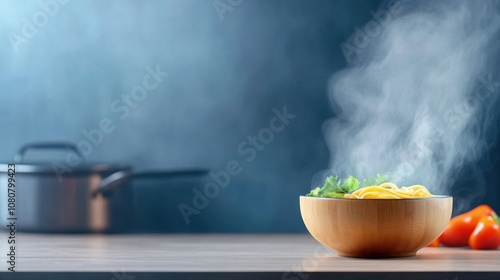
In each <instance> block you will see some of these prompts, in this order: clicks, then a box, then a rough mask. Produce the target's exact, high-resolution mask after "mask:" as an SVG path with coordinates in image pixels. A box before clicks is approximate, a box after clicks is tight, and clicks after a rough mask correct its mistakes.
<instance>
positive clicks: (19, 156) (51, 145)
mask: <svg viewBox="0 0 500 280" xmlns="http://www.w3.org/2000/svg"><path fill="white" fill-rule="evenodd" d="M32 149H61V150H62V149H70V150H71V151H73V152H74V153H75V154H76V155H78V156H79V157H80V158H83V156H82V154H81V153H80V151H78V148H77V147H76V145H75V144H73V143H70V142H36V143H28V144H25V145H23V146H21V148H20V149H19V150H18V151H17V153H16V155H15V156H14V161H15V162H17V163H21V162H22V161H23V158H24V154H25V153H26V151H27V150H32Z"/></svg>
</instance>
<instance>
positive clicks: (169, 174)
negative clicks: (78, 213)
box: [91, 169, 209, 197]
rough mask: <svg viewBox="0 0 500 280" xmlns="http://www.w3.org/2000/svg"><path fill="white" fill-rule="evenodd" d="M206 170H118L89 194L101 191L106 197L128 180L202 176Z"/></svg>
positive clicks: (93, 195)
mask: <svg viewBox="0 0 500 280" xmlns="http://www.w3.org/2000/svg"><path fill="white" fill-rule="evenodd" d="M208 172H209V170H207V169H185V170H148V171H140V172H131V171H118V172H115V173H113V174H111V175H109V176H108V177H106V178H104V179H103V180H102V181H101V184H100V185H99V188H97V189H96V190H95V191H93V192H92V194H91V195H92V197H96V196H97V195H98V194H99V193H101V194H102V195H103V196H105V197H107V196H109V195H111V194H112V193H113V192H114V191H115V190H117V189H118V188H120V186H121V185H123V184H124V183H125V182H127V181H129V180H136V179H147V178H176V177H190V176H202V175H206V174H208Z"/></svg>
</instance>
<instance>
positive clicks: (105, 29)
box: [0, 0, 378, 232]
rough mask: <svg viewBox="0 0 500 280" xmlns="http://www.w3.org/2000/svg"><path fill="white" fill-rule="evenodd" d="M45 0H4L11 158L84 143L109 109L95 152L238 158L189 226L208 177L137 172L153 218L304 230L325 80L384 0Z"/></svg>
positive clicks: (143, 157) (94, 156) (152, 164)
mask: <svg viewBox="0 0 500 280" xmlns="http://www.w3.org/2000/svg"><path fill="white" fill-rule="evenodd" d="M221 1H222V2H224V3H227V1H225V0H221ZM61 2H63V1H61ZM40 3H52V4H53V3H55V2H53V1H49V0H42V1H15V0H10V1H1V2H0V10H2V14H3V15H2V17H1V18H0V34H2V37H1V38H2V40H1V43H0V53H1V55H0V89H1V93H0V94H1V101H0V112H1V114H0V118H1V120H2V122H1V124H2V129H3V133H2V137H0V158H1V159H2V161H8V160H10V159H12V158H13V156H14V153H15V151H16V150H17V148H18V147H19V146H20V145H22V144H24V143H27V142H34V141H47V140H65V141H72V142H76V143H78V142H81V141H83V140H85V139H86V137H85V136H84V134H83V133H82V132H83V130H86V131H91V130H93V129H96V128H98V127H99V122H100V121H101V120H102V119H103V118H108V119H109V120H110V121H111V122H112V124H113V127H114V130H113V131H112V132H111V133H108V134H103V139H102V142H100V143H98V144H97V145H92V147H91V148H92V150H91V152H90V153H89V155H88V157H87V158H86V161H88V162H114V163H122V164H129V165H132V166H134V167H137V168H139V169H147V168H179V167H190V166H206V167H209V168H212V169H213V170H215V171H219V170H222V169H224V168H225V166H226V164H227V163H228V162H229V161H231V160H234V161H236V162H238V163H239V164H241V168H242V171H241V173H240V174H238V175H236V176H232V177H231V182H230V184H229V186H228V187H226V188H225V189H223V190H221V192H220V194H219V195H218V196H217V197H215V198H213V199H211V200H210V204H209V205H208V206H207V207H206V208H205V209H202V210H201V211H200V213H199V214H198V215H192V216H191V217H190V224H189V225H187V224H185V223H184V221H183V218H182V216H181V214H180V212H179V210H178V205H179V204H180V203H185V204H187V205H188V204H192V197H193V191H192V189H193V187H197V188H200V189H202V188H203V185H204V184H205V183H206V182H199V181H196V180H195V181H192V180H176V181H173V182H172V181H165V180H163V181H145V182H138V183H137V184H136V185H135V188H136V189H137V191H138V195H137V201H136V203H137V204H138V205H139V209H140V210H139V211H138V215H139V218H140V223H141V225H142V226H143V227H144V228H145V229H147V228H149V229H150V230H167V231H222V232H287V231H289V232H303V231H305V228H304V226H303V224H302V221H301V219H300V214H299V211H298V196H299V195H300V194H304V193H306V192H307V191H308V190H309V189H310V187H311V178H312V176H313V175H314V174H315V173H316V172H317V171H318V170H321V169H324V168H326V167H327V165H328V157H329V155H328V151H327V148H326V145H325V143H324V138H323V135H322V132H321V124H322V122H323V121H324V120H325V119H326V118H328V117H331V115H332V113H331V110H330V107H329V105H328V103H327V97H326V96H327V95H326V87H327V81H328V78H329V76H330V75H331V74H332V73H333V72H335V71H336V70H338V69H340V68H342V67H343V66H345V59H344V57H343V55H342V52H341V49H340V47H339V45H340V43H341V42H343V41H344V40H346V39H347V38H348V37H349V36H350V35H351V34H352V33H353V32H354V27H355V26H363V25H364V24H365V23H366V22H367V21H369V20H370V19H371V14H370V11H371V10H375V9H376V8H377V6H378V1H347V0H345V1H327V0H323V1H298V0H286V1H266V0H260V1H255V0H252V1H250V0H245V1H243V2H242V3H241V4H239V5H236V6H235V7H231V9H230V10H227V11H226V12H224V13H223V14H222V16H220V15H219V14H218V12H217V10H216V7H214V5H213V4H212V1H195V0H189V1H187V0H182V1H180V0H175V1H174V0H164V1H159V0H147V1H131V0H126V1H123V0H122V1H99V0H92V1H76V0H74V1H67V3H65V4H63V3H61V4H57V7H55V6H53V5H52V6H51V5H49V7H48V8H46V9H50V10H48V11H49V13H51V14H52V15H49V16H45V18H44V15H43V13H45V15H46V13H47V12H43V11H44V10H43V7H42V6H41V5H40ZM234 3H238V1H234ZM218 8H222V6H220V7H218ZM219 12H220V11H219ZM34 17H35V18H34ZM26 20H27V21H28V22H29V23H27V22H26ZM30 24H33V25H34V28H30ZM41 25H43V26H41ZM19 36H22V37H23V38H20V37H19ZM157 65H158V67H159V68H160V69H161V71H163V72H168V76H166V77H164V78H163V80H162V82H161V83H159V84H158V86H157V87H156V88H155V89H152V90H151V91H148V92H147V95H146V97H145V98H144V100H142V101H140V102H135V103H137V104H135V105H134V106H136V107H135V108H131V107H130V106H128V105H127V106H126V107H129V108H128V110H129V113H128V114H125V113H124V111H120V112H114V111H113V108H112V104H115V111H116V109H117V107H118V106H124V104H125V103H124V102H123V101H121V98H122V95H130V94H131V93H132V91H133V89H134V87H136V86H140V85H142V84H143V78H144V77H145V76H146V75H147V74H148V71H147V70H146V67H148V66H150V67H151V68H156V67H157ZM149 82H154V81H149ZM284 106H286V108H287V110H288V112H289V113H291V114H293V115H296V118H294V119H292V120H290V123H289V124H288V125H287V126H286V127H285V128H284V130H283V131H280V132H276V133H275V134H274V137H273V139H272V141H270V143H268V144H266V145H265V148H264V149H263V150H262V151H258V152H257V153H256V157H255V159H253V160H250V161H249V162H247V159H248V158H249V156H250V154H241V153H240V152H238V149H237V147H238V145H240V144H241V143H242V142H243V141H247V138H248V137H249V136H252V135H256V134H258V133H259V132H260V131H261V130H262V129H264V128H267V127H269V122H270V120H271V119H272V118H273V116H274V115H275V114H274V113H273V111H272V110H273V108H276V109H278V110H280V111H281V110H283V107H284ZM123 110H124V109H123ZM120 117H122V118H123V119H122V118H120ZM54 156H55V155H54ZM207 181H209V180H207Z"/></svg>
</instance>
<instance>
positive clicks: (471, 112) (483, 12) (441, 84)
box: [313, 1, 500, 194]
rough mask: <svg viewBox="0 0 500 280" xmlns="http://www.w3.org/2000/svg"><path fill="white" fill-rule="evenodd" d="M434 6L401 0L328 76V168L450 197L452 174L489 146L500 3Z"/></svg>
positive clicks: (442, 3)
mask: <svg viewBox="0 0 500 280" xmlns="http://www.w3.org/2000/svg"><path fill="white" fill-rule="evenodd" d="M436 2H439V3H435V2H434V1H424V2H417V3H410V2H404V3H403V2H401V3H399V4H400V5H401V7H400V8H401V10H400V12H399V13H398V14H397V17H395V16H393V17H392V18H391V19H390V20H388V22H386V24H385V25H381V26H380V28H381V32H380V34H379V35H378V36H376V37H374V38H371V40H370V41H369V43H368V44H367V45H366V47H364V48H363V49H360V50H359V51H358V52H357V55H356V57H354V59H353V60H352V62H351V64H350V65H349V67H347V68H346V69H344V70H342V71H340V72H338V73H336V74H335V75H334V76H333V77H332V78H331V81H330V85H329V97H330V101H331V103H332V106H333V109H334V111H335V113H336V116H335V118H333V119H331V120H328V121H327V122H326V123H325V126H324V132H325V136H326V140H327V144H328V146H329V149H330V161H331V162H330V168H331V170H329V171H328V172H329V173H330V174H331V173H333V174H337V175H339V176H340V177H346V176H348V175H350V174H352V175H355V176H359V177H360V178H366V177H370V176H373V175H375V174H376V173H382V174H384V175H388V176H390V177H391V178H392V181H395V182H396V183H397V184H402V185H410V184H417V183H418V184H424V185H425V186H427V187H428V188H429V189H430V191H431V192H434V193H440V194H446V193H449V192H450V189H449V187H450V186H451V185H452V184H453V182H454V179H455V177H456V172H457V171H459V170H460V168H462V167H463V166H464V165H466V164H470V163H474V161H475V160H477V159H478V158H479V157H480V156H481V155H483V154H484V153H485V152H486V151H487V150H488V148H489V145H490V144H488V141H487V140H490V139H491V137H493V136H494V135H496V133H497V132H496V131H495V127H493V125H492V123H493V121H494V120H495V118H496V114H497V113H498V112H496V111H495V108H496V107H495V105H496V101H497V99H498V95H499V94H500V88H499V83H498V82H499V81H500V76H499V75H498V70H497V69H495V67H498V66H499V65H498V57H497V51H498V46H499V42H500V36H499V30H500V15H499V6H498V3H494V2H489V1H470V2H467V1H461V2H459V1H453V2H451V1H450V2H448V1H436ZM347 43H351V44H355V42H352V41H351V42H349V41H348V42H347ZM354 47H356V46H354ZM323 175H324V174H319V175H318V176H317V178H315V179H313V181H314V180H320V179H319V177H324V176H323ZM313 183H316V184H317V182H313ZM318 185H319V184H318Z"/></svg>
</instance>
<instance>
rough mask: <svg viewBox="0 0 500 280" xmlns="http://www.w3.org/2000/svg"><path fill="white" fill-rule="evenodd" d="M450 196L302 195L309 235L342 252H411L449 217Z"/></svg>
mask: <svg viewBox="0 0 500 280" xmlns="http://www.w3.org/2000/svg"><path fill="white" fill-rule="evenodd" d="M452 206H453V198H452V197H449V196H435V197H430V198H415V199H345V198H337V199H336V198H318V197H308V196H301V197H300V213H301V215H302V220H303V221H304V224H305V225H306V227H307V229H308V230H309V232H310V233H311V235H312V236H313V237H314V238H315V239H316V240H317V241H318V242H320V243H321V244H323V245H325V246H327V247H330V248H332V249H333V250H335V251H336V252H337V254H338V255H340V256H345V257H365V258H386V257H407V256H414V255H415V254H416V253H417V251H418V250H419V249H421V248H423V247H425V246H426V245H427V244H429V243H431V242H432V241H433V240H434V239H436V238H437V237H438V236H439V235H440V234H441V233H442V232H443V231H444V229H445V228H446V226H447V225H448V222H449V221H450V217H451V211H452Z"/></svg>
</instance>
